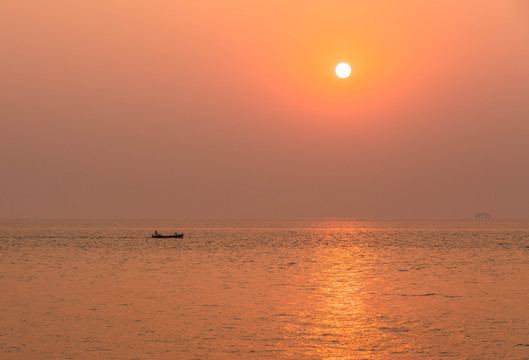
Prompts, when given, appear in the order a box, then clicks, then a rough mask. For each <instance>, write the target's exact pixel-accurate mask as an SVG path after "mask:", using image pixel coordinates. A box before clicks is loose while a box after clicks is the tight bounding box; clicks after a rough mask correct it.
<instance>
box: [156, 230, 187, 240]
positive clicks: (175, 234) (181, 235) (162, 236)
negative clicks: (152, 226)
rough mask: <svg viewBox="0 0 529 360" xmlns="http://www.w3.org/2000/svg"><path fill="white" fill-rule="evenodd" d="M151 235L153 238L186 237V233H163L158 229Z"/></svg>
mask: <svg viewBox="0 0 529 360" xmlns="http://www.w3.org/2000/svg"><path fill="white" fill-rule="evenodd" d="M151 237H153V238H156V239H165V238H178V239H182V238H183V237H184V234H178V233H174V235H162V234H160V233H159V232H158V230H156V231H155V232H154V234H152V235H151Z"/></svg>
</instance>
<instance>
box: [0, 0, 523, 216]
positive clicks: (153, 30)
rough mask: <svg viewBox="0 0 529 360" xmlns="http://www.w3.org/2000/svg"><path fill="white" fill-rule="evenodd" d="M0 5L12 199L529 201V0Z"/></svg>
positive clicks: (263, 203)
mask: <svg viewBox="0 0 529 360" xmlns="http://www.w3.org/2000/svg"><path fill="white" fill-rule="evenodd" d="M0 23H2V28H3V31H2V32H1V33H0V44H1V47H0V52H1V53H0V58H1V63H2V66H1V67H0V78H1V79H2V86H1V88H0V92H1V94H0V116H1V118H0V170H1V171H0V192H1V193H0V197H1V198H2V201H1V202H0V217H81V218H85V217H89V218H106V217H112V218H145V217H148V218H151V217H162V218H298V217H349V216H351V217H376V218H465V217H472V216H473V214H474V213H475V212H478V211H488V212H491V213H492V214H493V215H495V216H497V217H500V218H502V217H503V218H528V217H529V205H528V204H529V190H528V189H527V184H529V166H528V165H529V142H528V141H527V140H526V138H527V134H529V125H528V120H529V67H528V65H527V64H529V3H528V1H523V0H518V1H516V0H513V1H492V0H490V1H477V0H476V1H464V2H463V1H428V2H426V1H398V2H397V1H354V2H353V1H310V2H307V1H301V0H293V1H288V2H285V1H266V2H254V1H242V0H232V1H224V2H219V1H211V0H202V1H196V0H195V1H177V2H175V1H149V2H145V1H139V0H127V1H124V0H123V1H103V0H91V1H66V0H51V1H30V2H29V3H28V2H21V1H11V0H7V1H2V3H1V4H0ZM342 61H346V62H349V63H350V64H351V65H352V66H353V74H352V76H351V77H350V78H348V79H346V80H341V79H338V78H337V77H336V76H335V75H334V67H335V65H336V64H337V63H339V62H342Z"/></svg>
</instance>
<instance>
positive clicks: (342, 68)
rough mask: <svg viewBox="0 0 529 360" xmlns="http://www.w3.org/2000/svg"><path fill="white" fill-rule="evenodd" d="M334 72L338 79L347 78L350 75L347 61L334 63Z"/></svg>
mask: <svg viewBox="0 0 529 360" xmlns="http://www.w3.org/2000/svg"><path fill="white" fill-rule="evenodd" d="M335 72H336V76H338V77H339V78H340V79H345V78H348V77H349V75H351V66H349V64H347V63H339V64H338V65H336V69H335Z"/></svg>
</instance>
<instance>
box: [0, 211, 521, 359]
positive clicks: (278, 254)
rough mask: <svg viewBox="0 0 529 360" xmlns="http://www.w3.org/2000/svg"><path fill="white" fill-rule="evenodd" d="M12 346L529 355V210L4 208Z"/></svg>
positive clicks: (199, 354) (57, 354)
mask: <svg viewBox="0 0 529 360" xmlns="http://www.w3.org/2000/svg"><path fill="white" fill-rule="evenodd" d="M155 229H157V230H158V231H159V232H162V233H170V232H172V233H174V232H175V231H178V232H184V233H185V237H184V239H152V238H150V237H149V236H150V234H151V233H152V232H153V231H154V230H155ZM0 359H131V360H132V359H184V360H185V359H529V222H504V221H467V222H463V221H460V222H448V221H445V222H441V221H439V222H427V221H417V222H402V221H400V222H397V221H395V222H391V221H376V222H371V221H351V220H349V221H345V220H344V221H323V220H321V221H290V222H288V221H283V222H277V221H276V222H272V221H270V222H198V221H194V222H182V221H6V220H4V221H0Z"/></svg>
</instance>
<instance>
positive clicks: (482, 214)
mask: <svg viewBox="0 0 529 360" xmlns="http://www.w3.org/2000/svg"><path fill="white" fill-rule="evenodd" d="M474 218H476V219H478V220H489V219H492V216H490V214H489V213H486V212H480V213H477V214H476V215H474Z"/></svg>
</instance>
